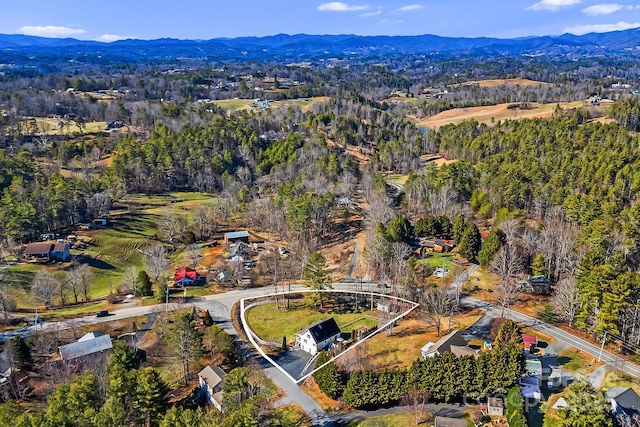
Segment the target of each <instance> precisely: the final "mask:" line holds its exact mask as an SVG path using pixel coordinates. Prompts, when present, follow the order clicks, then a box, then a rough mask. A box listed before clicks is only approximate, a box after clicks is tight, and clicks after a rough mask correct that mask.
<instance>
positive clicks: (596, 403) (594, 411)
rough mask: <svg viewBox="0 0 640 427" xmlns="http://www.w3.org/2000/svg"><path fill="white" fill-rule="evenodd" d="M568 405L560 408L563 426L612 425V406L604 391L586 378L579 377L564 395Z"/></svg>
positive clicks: (605, 426) (591, 426)
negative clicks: (594, 386) (596, 389)
mask: <svg viewBox="0 0 640 427" xmlns="http://www.w3.org/2000/svg"><path fill="white" fill-rule="evenodd" d="M564 399H565V401H566V402H567V406H566V407H564V408H560V409H559V410H558V418H559V419H560V421H559V423H558V425H559V426H561V427H611V426H612V425H613V420H612V418H611V413H610V411H611V407H610V404H609V399H607V397H606V395H605V394H604V393H603V392H597V391H595V389H594V388H593V386H592V385H591V384H590V383H589V382H588V381H586V380H583V379H577V380H576V381H574V382H573V383H572V384H571V385H570V386H569V390H568V391H567V393H565V395H564Z"/></svg>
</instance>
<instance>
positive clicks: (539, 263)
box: [531, 253, 547, 276]
mask: <svg viewBox="0 0 640 427" xmlns="http://www.w3.org/2000/svg"><path fill="white" fill-rule="evenodd" d="M531 274H532V275H534V276H546V275H547V266H546V262H545V259H544V254H542V253H540V254H538V255H536V256H535V258H533V262H532V263H531Z"/></svg>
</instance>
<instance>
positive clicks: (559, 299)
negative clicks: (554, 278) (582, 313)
mask: <svg viewBox="0 0 640 427" xmlns="http://www.w3.org/2000/svg"><path fill="white" fill-rule="evenodd" d="M551 303H552V304H553V307H554V308H555V310H556V313H557V314H558V316H560V317H561V318H562V319H564V320H565V321H566V322H567V323H568V324H569V326H573V320H574V319H575V317H576V313H577V312H578V309H579V308H580V306H582V292H581V291H580V288H578V286H577V285H576V279H575V277H573V276H569V277H566V278H564V279H562V280H560V281H559V282H558V284H557V285H556V287H555V290H554V291H553V297H552V299H551Z"/></svg>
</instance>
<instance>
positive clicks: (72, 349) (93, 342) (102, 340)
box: [59, 335, 113, 361]
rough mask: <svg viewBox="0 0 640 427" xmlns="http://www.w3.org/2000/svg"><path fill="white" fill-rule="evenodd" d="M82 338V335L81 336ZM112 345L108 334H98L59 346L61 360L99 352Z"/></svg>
mask: <svg viewBox="0 0 640 427" xmlns="http://www.w3.org/2000/svg"><path fill="white" fill-rule="evenodd" d="M83 338H84V337H83ZM112 347H113V344H112V343H111V337H110V336H109V335H99V336H97V337H95V338H92V339H85V340H84V341H78V342H74V343H71V344H67V345H63V346H61V347H59V350H60V355H61V356H62V360H65V361H66V360H73V359H77V358H79V357H83V356H87V355H89V354H94V353H100V352H102V351H105V350H109V349H111V348H112Z"/></svg>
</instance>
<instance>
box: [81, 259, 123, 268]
mask: <svg viewBox="0 0 640 427" xmlns="http://www.w3.org/2000/svg"><path fill="white" fill-rule="evenodd" d="M83 262H84V263H86V264H89V267H93V268H97V269H99V270H115V269H116V268H115V267H114V266H113V265H111V264H109V263H108V262H105V261H102V260H101V259H95V258H89V257H87V258H84V259H83Z"/></svg>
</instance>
